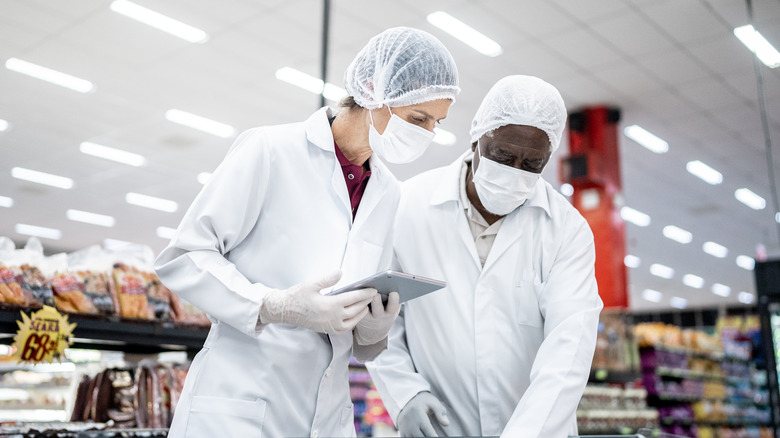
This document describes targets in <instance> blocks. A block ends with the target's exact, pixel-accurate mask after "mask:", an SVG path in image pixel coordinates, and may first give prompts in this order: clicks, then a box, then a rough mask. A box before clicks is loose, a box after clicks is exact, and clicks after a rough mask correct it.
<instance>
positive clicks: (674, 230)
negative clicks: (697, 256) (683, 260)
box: [664, 225, 693, 244]
mask: <svg viewBox="0 0 780 438" xmlns="http://www.w3.org/2000/svg"><path fill="white" fill-rule="evenodd" d="M664 236H666V237H667V238H669V239H672V240H674V241H675V242H680V243H683V244H685V243H691V241H692V240H693V234H691V233H690V231H685V230H683V229H682V228H679V227H675V226H674V225H667V226H665V227H664Z"/></svg>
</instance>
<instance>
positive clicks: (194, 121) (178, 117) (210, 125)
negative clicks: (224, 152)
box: [165, 109, 236, 138]
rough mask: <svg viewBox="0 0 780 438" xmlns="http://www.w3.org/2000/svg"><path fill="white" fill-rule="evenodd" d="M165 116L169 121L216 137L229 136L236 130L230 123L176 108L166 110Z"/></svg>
mask: <svg viewBox="0 0 780 438" xmlns="http://www.w3.org/2000/svg"><path fill="white" fill-rule="evenodd" d="M165 118H166V119H168V120H169V121H171V122H174V123H178V124H180V125H184V126H186V127H188V128H192V129H197V130H198V131H203V132H205V133H208V134H211V135H216V136H217V137H222V138H230V137H232V136H234V135H235V133H236V130H235V129H234V128H233V127H232V126H230V125H227V124H225V123H221V122H217V121H214V120H211V119H207V118H205V117H201V116H198V115H195V114H192V113H188V112H186V111H181V110H177V109H169V110H168V111H166V112H165Z"/></svg>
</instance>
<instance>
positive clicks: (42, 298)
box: [19, 263, 54, 307]
mask: <svg viewBox="0 0 780 438" xmlns="http://www.w3.org/2000/svg"><path fill="white" fill-rule="evenodd" d="M19 269H20V270H21V271H22V284H21V287H22V292H23V293H25V294H26V296H27V297H29V299H30V300H31V301H30V303H29V304H28V305H30V306H31V307H42V306H54V292H53V291H52V289H51V284H50V282H49V280H47V279H46V276H45V275H44V274H43V272H42V271H41V270H40V269H39V268H38V266H33V265H31V264H28V263H25V264H23V265H21V266H20V267H19Z"/></svg>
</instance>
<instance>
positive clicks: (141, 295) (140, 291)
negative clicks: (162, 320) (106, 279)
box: [113, 263, 154, 319]
mask: <svg viewBox="0 0 780 438" xmlns="http://www.w3.org/2000/svg"><path fill="white" fill-rule="evenodd" d="M113 275H114V284H115V285H116V294H117V298H118V301H119V314H120V315H121V316H123V317H126V318H140V319H154V309H152V307H151V306H150V305H149V300H148V298H147V294H148V289H147V281H146V275H148V274H147V273H145V272H143V271H141V270H139V269H137V268H134V267H132V266H128V265H126V264H124V263H115V264H114V271H113Z"/></svg>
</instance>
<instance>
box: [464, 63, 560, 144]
mask: <svg viewBox="0 0 780 438" xmlns="http://www.w3.org/2000/svg"><path fill="white" fill-rule="evenodd" d="M505 125H526V126H533V127H535V128H538V129H541V130H542V131H544V132H545V133H547V137H548V138H549V139H550V146H551V151H552V152H555V150H556V149H558V145H560V143H561V134H563V128H564V126H566V106H565V105H564V103H563V98H562V97H561V93H559V92H558V89H556V88H555V87H553V86H552V85H550V84H548V83H547V82H545V81H543V80H541V79H539V78H536V77H533V76H522V75H514V76H507V77H505V78H503V79H501V80H500V81H498V82H496V84H495V85H493V88H491V89H490V91H488V93H487V95H486V96H485V98H484V99H483V100H482V104H481V105H480V106H479V109H478V110H477V114H476V115H474V120H473V121H472V122H471V130H470V131H469V134H470V135H471V141H472V142H475V141H477V140H479V138H480V137H482V136H483V135H485V133H488V132H491V131H493V130H496V129H498V128H500V127H502V126H505Z"/></svg>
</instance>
